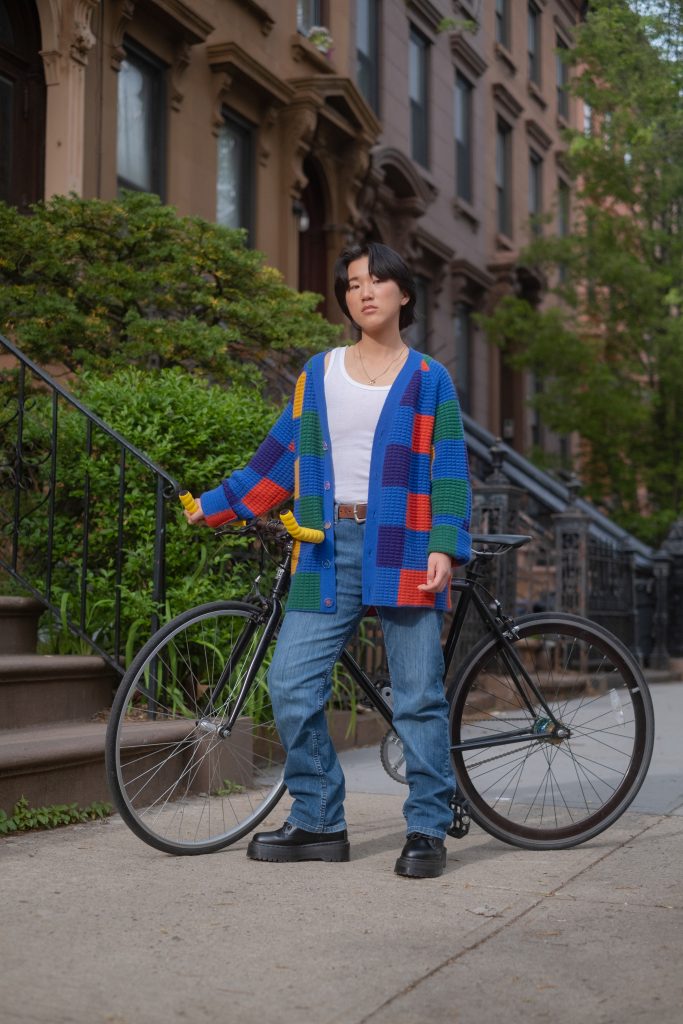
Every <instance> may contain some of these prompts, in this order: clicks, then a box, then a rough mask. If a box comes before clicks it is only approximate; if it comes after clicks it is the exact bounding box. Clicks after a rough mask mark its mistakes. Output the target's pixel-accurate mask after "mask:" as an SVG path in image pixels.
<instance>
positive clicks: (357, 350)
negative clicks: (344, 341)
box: [356, 345, 408, 384]
mask: <svg viewBox="0 0 683 1024" xmlns="http://www.w3.org/2000/svg"><path fill="white" fill-rule="evenodd" d="M407 351H408V349H407V348H402V349H401V351H400V352H399V354H398V355H397V356H394V358H393V359H392V360H391V362H390V363H388V365H387V366H385V367H384V369H383V370H382V372H381V373H376V374H375V376H374V377H371V376H370V374H369V373H368V371H367V370H366V369H365V363H364V362H363V355H362V353H361V350H360V346H359V345H356V352H357V353H358V358H359V359H360V365H361V366H362V367H363V373H364V374H365V376H366V377H367V378H368V380H369V381H370V383H371V384H374V383H375V381H377V380H379V378H380V377H383V376H384V374H385V373H388V372H389V370H390V369H391V367H392V366H393V365H394V363H397V362H398V360H399V359H401V358H402V357H403V356H404V355H405V354H406V352H407Z"/></svg>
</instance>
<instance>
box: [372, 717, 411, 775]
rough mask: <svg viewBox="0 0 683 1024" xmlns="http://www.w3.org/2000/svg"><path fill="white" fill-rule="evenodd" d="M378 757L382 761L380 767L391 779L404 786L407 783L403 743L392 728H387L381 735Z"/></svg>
mask: <svg viewBox="0 0 683 1024" xmlns="http://www.w3.org/2000/svg"><path fill="white" fill-rule="evenodd" d="M379 759H380V761H381V762H382V768H384V771H385V772H386V773H387V775H388V776H389V777H390V778H391V779H393V780H394V781H395V782H400V783H402V784H403V785H404V786H407V785H408V779H407V778H406V759H405V754H404V753H403V744H402V743H401V740H400V739H399V738H398V736H397V735H396V733H395V732H394V730H393V729H389V731H388V732H387V733H385V734H384V736H383V737H382V742H381V743H380V745H379Z"/></svg>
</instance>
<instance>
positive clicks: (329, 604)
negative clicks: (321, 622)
mask: <svg viewBox="0 0 683 1024" xmlns="http://www.w3.org/2000/svg"><path fill="white" fill-rule="evenodd" d="M325 607H326V608H331V607H332V598H331V597H326V598H325Z"/></svg>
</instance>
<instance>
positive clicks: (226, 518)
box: [200, 402, 294, 527]
mask: <svg viewBox="0 0 683 1024" xmlns="http://www.w3.org/2000/svg"><path fill="white" fill-rule="evenodd" d="M293 491H294V431H293V424H292V403H291V402H290V403H289V404H288V405H287V407H286V409H285V410H284V412H283V413H282V415H281V416H280V417H279V419H278V420H277V422H276V423H275V425H274V426H273V428H272V430H271V431H270V432H269V434H268V436H267V437H266V439H265V441H264V442H263V444H261V445H260V447H259V448H258V449H257V451H256V453H255V454H254V456H253V457H252V458H251V459H250V460H249V462H248V464H247V465H246V466H245V467H244V469H238V470H236V471H235V472H234V473H232V474H231V475H230V476H229V477H228V479H227V480H224V481H223V482H222V483H221V484H220V485H219V486H218V487H215V488H214V489H213V490H211V491H205V492H204V494H202V495H201V498H200V500H201V503H202V510H203V512H204V516H205V519H206V522H207V524H208V525H209V526H213V527H215V526H221V525H222V524H223V523H229V522H230V521H231V520H233V519H253V518H255V517H256V516H261V515H263V514H264V513H265V512H268V511H269V510H270V509H271V508H275V507H276V506H277V505H280V504H281V503H282V502H283V501H285V500H286V499H287V498H289V497H290V495H291V494H292V492H293Z"/></svg>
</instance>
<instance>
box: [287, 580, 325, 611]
mask: <svg viewBox="0 0 683 1024" xmlns="http://www.w3.org/2000/svg"><path fill="white" fill-rule="evenodd" d="M292 610H294V611H300V612H317V611H319V610H320V576H319V575H318V573H317V572H295V573H294V575H293V576H292V585H291V587H290V588H289V597H288V599H287V611H292Z"/></svg>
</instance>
